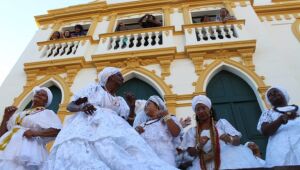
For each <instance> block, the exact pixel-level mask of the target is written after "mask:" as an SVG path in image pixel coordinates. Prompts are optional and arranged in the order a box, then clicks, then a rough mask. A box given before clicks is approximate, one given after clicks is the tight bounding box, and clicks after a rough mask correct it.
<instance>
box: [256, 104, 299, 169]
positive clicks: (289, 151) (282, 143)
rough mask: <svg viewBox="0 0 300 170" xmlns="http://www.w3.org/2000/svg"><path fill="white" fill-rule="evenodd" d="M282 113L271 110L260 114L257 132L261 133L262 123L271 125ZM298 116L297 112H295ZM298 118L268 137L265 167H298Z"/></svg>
mask: <svg viewBox="0 0 300 170" xmlns="http://www.w3.org/2000/svg"><path fill="white" fill-rule="evenodd" d="M281 115H282V113H279V112H276V111H274V110H273V109H270V110H266V111H264V112H263V113H262V115H261V117H260V119H259V121H258V124H257V130H258V131H260V132H261V125H262V124H263V123H264V122H267V123H271V122H273V121H275V120H277V119H278V118H279V117H280V116H281ZM297 115H298V116H299V115H300V114H299V112H297ZM299 129H300V118H299V117H297V118H296V119H294V120H289V121H288V123H287V124H285V125H281V126H280V127H279V128H278V130H277V131H276V133H275V134H274V135H272V136H270V137H269V140H268V145H267V151H266V167H273V166H284V165H300V133H299Z"/></svg>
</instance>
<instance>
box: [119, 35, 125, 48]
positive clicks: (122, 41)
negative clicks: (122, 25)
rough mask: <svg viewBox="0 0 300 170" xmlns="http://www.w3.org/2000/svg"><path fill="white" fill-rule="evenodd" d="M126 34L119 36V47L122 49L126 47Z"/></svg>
mask: <svg viewBox="0 0 300 170" xmlns="http://www.w3.org/2000/svg"><path fill="white" fill-rule="evenodd" d="M124 37H125V36H124V35H120V37H119V40H120V41H119V49H122V48H123V47H124Z"/></svg>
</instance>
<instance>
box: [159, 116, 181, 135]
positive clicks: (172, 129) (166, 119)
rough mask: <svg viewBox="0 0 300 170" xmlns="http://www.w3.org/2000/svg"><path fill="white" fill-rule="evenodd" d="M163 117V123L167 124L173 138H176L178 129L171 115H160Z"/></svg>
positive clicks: (178, 132)
mask: <svg viewBox="0 0 300 170" xmlns="http://www.w3.org/2000/svg"><path fill="white" fill-rule="evenodd" d="M160 115H161V116H162V117H163V120H164V122H165V123H166V124H167V126H168V129H169V131H170V133H171V135H172V136H173V137H177V136H178V135H179V134H180V131H181V129H180V127H179V126H178V125H177V124H176V123H175V122H174V120H173V119H172V117H171V115H170V114H169V113H168V112H167V111H163V112H161V113H160Z"/></svg>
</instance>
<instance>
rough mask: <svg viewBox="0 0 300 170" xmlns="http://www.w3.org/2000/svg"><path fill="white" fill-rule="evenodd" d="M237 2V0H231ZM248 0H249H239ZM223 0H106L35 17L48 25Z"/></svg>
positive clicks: (38, 22) (208, 3)
mask: <svg viewBox="0 0 300 170" xmlns="http://www.w3.org/2000/svg"><path fill="white" fill-rule="evenodd" d="M231 1H232V2H237V0H231ZM239 1H247V0H239ZM223 3H224V2H223V0H209V1H207V0H188V1H187V0H144V1H134V2H126V3H118V4H106V2H94V3H87V4H82V5H75V6H70V7H66V8H61V9H56V10H49V11H48V14H45V15H39V16H36V17H35V20H36V22H37V24H38V25H46V24H49V23H53V22H54V21H57V20H60V21H62V22H65V21H76V20H84V19H90V18H91V17H93V16H95V15H102V16H108V15H110V14H111V13H112V12H114V13H116V14H120V15H123V14H130V13H137V12H140V13H142V12H148V11H155V10H160V11H163V10H164V9H166V8H178V7H179V6H187V7H193V6H208V5H220V4H223Z"/></svg>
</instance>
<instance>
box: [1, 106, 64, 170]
mask: <svg viewBox="0 0 300 170" xmlns="http://www.w3.org/2000/svg"><path fill="white" fill-rule="evenodd" d="M26 114H28V112H27V111H23V112H19V113H15V114H14V115H13V116H12V117H11V118H10V119H9V121H8V122H7V129H8V131H7V132H6V133H5V134H4V135H2V136H1V138H0V144H1V146H4V145H2V144H4V143H6V142H8V143H7V145H6V147H5V148H2V149H3V150H0V167H1V169H3V170H4V169H7V170H25V169H39V168H41V166H42V164H43V162H44V161H45V160H46V159H47V156H48V151H47V149H46V147H45V145H46V144H47V142H49V141H50V140H53V139H54V138H41V137H34V138H32V139H27V138H26V137H23V134H24V132H25V131H26V130H29V129H31V130H42V129H48V128H55V129H61V126H62V125H61V122H60V120H59V118H58V116H57V115H56V114H55V113H54V112H53V111H51V110H47V109H45V110H43V111H40V112H36V113H32V114H30V115H27V116H26ZM18 120H22V121H18ZM17 122H21V123H20V125H18V123H17ZM9 136H11V138H10V137H9ZM9 138H10V140H7V139H9ZM5 141H6V142H5Z"/></svg>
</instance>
